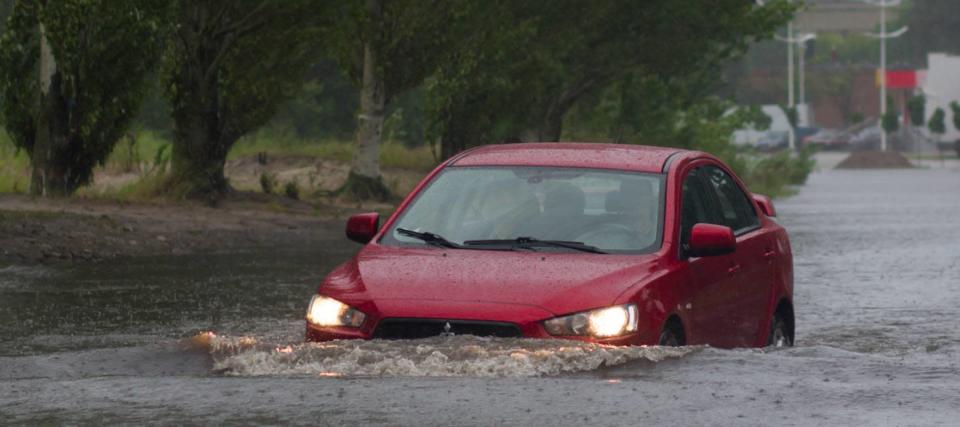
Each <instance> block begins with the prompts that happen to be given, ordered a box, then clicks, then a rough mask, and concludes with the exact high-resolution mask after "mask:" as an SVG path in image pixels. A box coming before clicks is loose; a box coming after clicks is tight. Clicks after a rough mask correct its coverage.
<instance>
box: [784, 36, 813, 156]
mask: <svg viewBox="0 0 960 427" xmlns="http://www.w3.org/2000/svg"><path fill="white" fill-rule="evenodd" d="M776 38H777V40H780V41H782V42H784V43H786V44H787V86H788V88H787V105H788V106H789V107H790V108H791V109H794V112H795V113H796V109H795V105H794V102H793V57H794V54H793V45H794V44H796V45H798V46H799V47H800V105H805V104H806V102H807V100H806V95H805V94H804V89H805V87H804V81H803V80H804V72H803V49H804V47H805V45H806V43H807V42H808V41H810V40H813V39H815V38H817V35H816V34H814V33H802V34H800V35H799V36H797V37H794V36H793V23H792V22H788V23H787V36H786V37H780V36H776ZM799 119H800V117H799V114H797V120H798V121H799ZM794 148H796V137H795V135H794V132H793V126H791V128H790V149H791V150H792V149H794Z"/></svg>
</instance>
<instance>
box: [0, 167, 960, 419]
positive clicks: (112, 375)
mask: <svg viewBox="0 0 960 427" xmlns="http://www.w3.org/2000/svg"><path fill="white" fill-rule="evenodd" d="M958 188H960V171H958V170H956V169H949V168H948V169H929V170H898V171H833V170H831V171H826V172H822V173H817V174H815V175H813V176H811V179H810V182H809V184H808V185H807V186H806V187H804V188H803V189H802V191H801V193H800V194H799V195H797V196H795V197H793V198H790V199H787V200H783V201H780V202H779V203H778V209H779V211H780V214H781V216H780V221H781V222H782V223H783V224H784V225H785V226H786V227H787V228H788V230H789V231H790V234H791V238H792V241H793V245H794V251H795V264H796V296H795V299H796V306H797V307H796V308H797V323H798V325H797V335H798V340H797V347H795V348H793V349H787V350H779V351H763V350H756V349H749V350H716V349H709V348H697V349H681V350H671V349H658V348H648V349H644V348H628V349H619V348H618V349H610V348H603V347H598V346H589V345H575V344H572V343H566V342H563V343H557V342H543V341H538V342H525V341H512V340H483V339H473V338H466V337H454V338H452V339H444V338H438V339H433V340H427V341H422V342H416V343H386V344H385V343H376V342H361V343H356V342H351V343H340V344H327V345H308V346H304V345H300V344H299V340H300V337H301V334H302V323H301V321H300V317H301V315H302V312H303V310H304V308H305V305H306V299H307V296H308V295H309V294H310V292H312V290H313V288H314V286H315V284H316V282H317V280H318V279H319V277H318V276H321V275H322V274H323V273H324V272H325V271H326V270H328V269H329V268H330V267H331V266H332V265H334V264H335V263H336V262H338V261H339V260H341V259H344V258H345V257H347V256H349V254H350V253H351V252H352V251H353V250H355V247H353V246H345V244H344V243H342V242H323V241H318V242H317V245H316V247H311V248H298V250H296V251H292V250H291V251H287V252H283V251H270V252H269V253H263V254H241V255H233V256H211V257H204V258H199V259H189V258H163V259H148V260H128V261H127V262H125V263H123V265H121V266H106V265H103V266H95V267H76V268H69V269H58V270H47V269H40V268H26V267H17V266H6V267H2V266H0V423H24V422H54V423H64V422H65V423H97V424H98V423H104V422H111V423H116V422H119V423H131V424H140V423H145V422H158V421H159V422H164V423H210V422H213V423H234V422H235V423H244V424H246V423H264V424H273V423H296V424H320V425H325V424H340V425H342V424H345V423H356V424H359V425H366V424H390V425H397V424H401V425H498V424H525V425H531V424H535V425H583V424H591V425H638V424H639V425H648V424H653V423H667V424H669V425H772V424H773V425H824V424H827V425H957V424H958V423H960V328H958V326H960V320H958V318H960V308H958V307H960V214H958V212H960V191H958ZM330 248H337V249H330ZM209 330H212V331H215V332H216V336H211V335H208V334H199V332H201V331H209ZM198 334H199V335H198ZM191 337H192V338H191Z"/></svg>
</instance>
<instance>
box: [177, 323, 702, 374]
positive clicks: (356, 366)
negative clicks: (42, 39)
mask: <svg viewBox="0 0 960 427" xmlns="http://www.w3.org/2000/svg"><path fill="white" fill-rule="evenodd" d="M193 341H196V342H203V345H205V346H206V347H207V348H208V350H209V352H210V354H211V355H212V357H213V370H214V372H218V373H223V374H225V375H232V376H263V375H315V376H322V377H339V376H349V377H356V376H375V377H534V376H552V375H559V374H563V373H573V372H583V371H591V370H595V369H598V368H602V367H610V366H616V365H621V364H624V363H627V362H631V361H635V360H647V361H652V362H659V361H661V360H664V359H668V358H679V357H683V356H685V355H687V354H689V353H691V352H692V351H695V350H696V349H695V348H689V347H687V348H671V347H636V346H634V347H613V346H605V345H599V344H592V343H584V342H579V341H566V340H542V339H541V340H535V339H517V338H480V337H473V336H450V337H434V338H428V339H422V340H411V341H383V340H373V341H361V340H345V341H332V342H327V343H304V344H294V345H277V344H269V343H261V342H258V341H257V340H256V339H255V338H251V337H221V336H216V335H213V334H209V335H205V336H203V338H196V337H195V338H194V339H193Z"/></svg>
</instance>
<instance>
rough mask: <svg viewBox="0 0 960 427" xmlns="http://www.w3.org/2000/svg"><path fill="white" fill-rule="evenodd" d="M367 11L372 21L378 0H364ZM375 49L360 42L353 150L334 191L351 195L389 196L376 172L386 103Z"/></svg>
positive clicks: (380, 9) (376, 19)
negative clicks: (347, 170)
mask: <svg viewBox="0 0 960 427" xmlns="http://www.w3.org/2000/svg"><path fill="white" fill-rule="evenodd" d="M367 11H368V13H369V14H370V17H371V20H373V22H375V23H376V24H375V25H379V22H380V20H381V15H382V13H383V4H382V1H381V0H368V1H367ZM379 62H380V58H379V52H377V51H376V49H375V47H374V44H373V43H371V41H369V40H367V41H366V42H365V43H364V46H363V82H362V87H361V89H360V115H359V123H358V129H357V150H356V152H355V153H354V155H353V161H352V163H351V164H350V174H349V177H348V178H347V182H346V183H344V185H343V187H341V188H340V190H338V193H340V194H344V195H347V196H349V197H351V198H355V199H361V200H362V199H379V200H386V199H389V198H390V190H389V189H388V188H387V187H386V185H384V183H383V178H382V177H381V176H380V142H381V139H382V136H383V114H384V109H385V107H386V101H387V97H386V92H385V88H384V79H383V76H382V75H381V74H380V72H379V68H380V63H379Z"/></svg>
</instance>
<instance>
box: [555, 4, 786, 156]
mask: <svg viewBox="0 0 960 427" xmlns="http://www.w3.org/2000/svg"><path fill="white" fill-rule="evenodd" d="M794 10H795V6H794V5H791V4H789V3H787V2H785V1H775V2H768V3H767V5H766V6H764V7H758V6H756V5H754V3H753V2H748V1H741V0H721V1H706V0H684V1H671V2H654V3H652V4H650V3H638V2H633V1H626V0H605V1H597V2H580V1H576V0H569V1H561V2H558V3H556V4H555V5H554V7H551V8H549V10H548V11H547V12H545V14H546V16H544V17H543V22H545V23H547V24H545V25H546V26H545V27H544V32H543V36H544V39H545V43H546V44H547V46H548V52H549V53H551V54H552V55H553V59H554V60H555V61H556V62H555V63H556V66H554V67H545V68H544V70H546V72H547V73H548V75H547V79H546V84H545V85H544V87H545V91H544V93H543V96H542V98H541V99H540V100H538V101H539V102H538V105H540V106H542V108H541V109H540V117H542V119H541V123H540V125H539V126H538V129H537V134H538V137H539V138H538V139H540V140H545V141H556V140H559V138H560V136H561V133H562V127H563V117H564V115H565V113H566V112H567V111H568V110H569V109H570V108H572V107H573V105H574V104H575V103H576V102H577V101H578V100H579V99H580V98H582V97H583V96H585V95H586V94H588V93H590V92H591V91H593V90H596V89H600V88H603V87H605V86H607V85H609V84H612V83H614V82H616V81H618V80H619V79H621V78H623V77H624V76H625V75H626V74H627V73H630V72H633V71H641V72H643V75H644V76H645V77H646V76H649V77H651V78H657V79H662V80H668V79H671V80H682V79H684V78H685V77H687V76H693V75H698V74H701V73H703V72H704V70H713V72H714V73H716V74H718V73H719V70H717V69H716V68H717V67H719V65H720V64H722V63H723V61H725V60H727V59H729V58H731V57H733V56H736V55H739V54H742V53H743V52H745V51H746V49H747V47H748V45H749V43H750V42H753V41H755V40H758V39H762V38H766V37H769V36H771V35H772V34H773V31H775V30H776V29H777V28H778V27H779V26H781V25H783V24H784V23H785V22H786V21H787V20H788V19H789V18H790V17H791V16H792V13H793V11H794ZM680 22H682V23H683V25H677V23H680Z"/></svg>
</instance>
